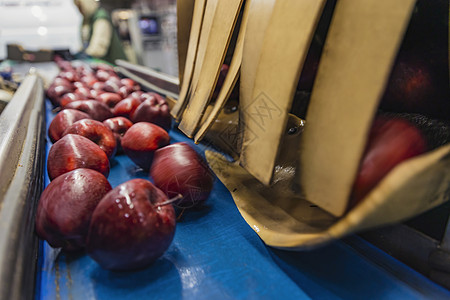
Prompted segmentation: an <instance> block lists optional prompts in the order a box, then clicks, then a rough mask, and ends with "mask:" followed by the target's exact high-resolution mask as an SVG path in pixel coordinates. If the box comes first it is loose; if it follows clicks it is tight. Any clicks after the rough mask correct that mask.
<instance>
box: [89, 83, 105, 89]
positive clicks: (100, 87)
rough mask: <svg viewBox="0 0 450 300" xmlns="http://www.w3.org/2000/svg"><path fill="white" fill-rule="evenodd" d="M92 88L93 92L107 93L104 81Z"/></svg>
mask: <svg viewBox="0 0 450 300" xmlns="http://www.w3.org/2000/svg"><path fill="white" fill-rule="evenodd" d="M91 87H92V89H93V90H96V91H105V83H104V82H102V81H97V82H96V83H94V84H93V85H92V86H91Z"/></svg>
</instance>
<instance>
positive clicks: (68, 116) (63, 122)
mask: <svg viewBox="0 0 450 300" xmlns="http://www.w3.org/2000/svg"><path fill="white" fill-rule="evenodd" d="M90 118H91V117H90V116H89V115H88V114H87V113H84V112H82V111H79V110H76V109H65V110H62V111H60V112H59V113H58V114H57V115H56V116H55V117H54V118H53V120H52V122H51V123H50V125H49V126H48V137H49V138H50V140H51V142H52V143H54V142H56V141H58V140H59V139H60V138H62V136H63V133H64V131H65V130H66V129H67V128H68V127H69V126H71V125H72V124H73V123H75V122H76V121H79V120H83V119H90Z"/></svg>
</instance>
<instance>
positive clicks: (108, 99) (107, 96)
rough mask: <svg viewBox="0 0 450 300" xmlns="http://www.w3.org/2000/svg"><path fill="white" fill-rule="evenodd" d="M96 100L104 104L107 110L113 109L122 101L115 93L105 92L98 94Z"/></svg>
mask: <svg viewBox="0 0 450 300" xmlns="http://www.w3.org/2000/svg"><path fill="white" fill-rule="evenodd" d="M96 100H98V101H100V102H102V103H104V104H106V105H107V106H108V107H109V108H114V106H116V104H117V103H119V102H120V101H121V100H122V97H121V96H120V95H119V94H116V93H109V92H106V93H103V94H100V95H99V96H98V97H97V99H96Z"/></svg>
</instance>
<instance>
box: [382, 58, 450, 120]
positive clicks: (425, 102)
mask: <svg viewBox="0 0 450 300" xmlns="http://www.w3.org/2000/svg"><path fill="white" fill-rule="evenodd" d="M446 64H447V65H448V63H447V62H445V61H444V60H443V61H442V63H441V64H439V67H434V66H433V65H432V64H430V63H429V62H427V61H426V60H425V59H423V58H422V57H409V56H407V55H402V56H400V57H399V58H398V59H397V62H396V64H395V66H394V68H393V70H392V74H391V77H390V80H389V82H388V84H387V87H386V92H385V95H384V96H383V98H382V101H381V103H380V107H381V108H382V109H384V110H387V111H395V112H410V113H421V114H426V115H429V116H431V117H433V118H442V119H447V120H448V119H450V115H449V112H450V101H449V98H450V88H449V83H448V67H445V65H446Z"/></svg>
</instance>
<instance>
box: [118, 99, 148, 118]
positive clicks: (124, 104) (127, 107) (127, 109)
mask: <svg viewBox="0 0 450 300" xmlns="http://www.w3.org/2000/svg"><path fill="white" fill-rule="evenodd" d="M141 103H142V101H141V100H139V99H136V98H132V97H130V98H126V99H123V100H121V101H120V102H119V103H117V104H116V106H114V108H113V109H112V112H113V114H114V116H116V117H125V118H128V119H131V117H130V116H131V115H132V114H133V112H134V111H135V110H136V108H137V107H138V106H139V105H140V104H141Z"/></svg>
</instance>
